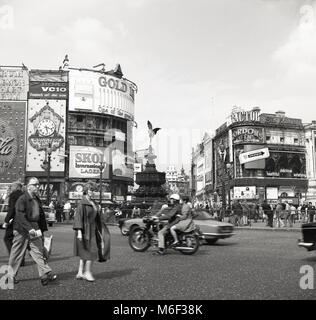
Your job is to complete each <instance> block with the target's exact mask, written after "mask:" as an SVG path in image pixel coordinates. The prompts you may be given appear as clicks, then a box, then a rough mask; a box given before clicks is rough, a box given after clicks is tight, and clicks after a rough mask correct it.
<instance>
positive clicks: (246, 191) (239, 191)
mask: <svg viewBox="0 0 316 320" xmlns="http://www.w3.org/2000/svg"><path fill="white" fill-rule="evenodd" d="M254 198H256V187H255V186H249V187H234V199H254Z"/></svg>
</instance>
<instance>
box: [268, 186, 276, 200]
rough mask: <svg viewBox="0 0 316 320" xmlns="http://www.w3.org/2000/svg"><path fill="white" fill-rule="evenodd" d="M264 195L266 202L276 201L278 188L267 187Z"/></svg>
mask: <svg viewBox="0 0 316 320" xmlns="http://www.w3.org/2000/svg"><path fill="white" fill-rule="evenodd" d="M266 194H267V199H268V200H273V199H278V197H279V196H278V188H273V187H267V188H266Z"/></svg>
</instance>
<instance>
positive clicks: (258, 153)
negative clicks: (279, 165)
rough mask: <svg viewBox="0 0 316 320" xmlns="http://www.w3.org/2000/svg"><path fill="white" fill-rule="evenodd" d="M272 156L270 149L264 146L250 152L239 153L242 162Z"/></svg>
mask: <svg viewBox="0 0 316 320" xmlns="http://www.w3.org/2000/svg"><path fill="white" fill-rule="evenodd" d="M269 156H270V153H269V149H268V148H263V149H257V150H252V151H249V152H244V153H241V154H240V155H239V161H240V163H241V164H243V163H247V162H251V161H256V160H260V159H265V158H268V157H269Z"/></svg>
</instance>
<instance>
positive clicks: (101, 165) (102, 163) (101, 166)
mask: <svg viewBox="0 0 316 320" xmlns="http://www.w3.org/2000/svg"><path fill="white" fill-rule="evenodd" d="M104 168H105V163H104V162H102V161H101V162H100V165H99V170H100V206H101V204H102V172H103V169H104Z"/></svg>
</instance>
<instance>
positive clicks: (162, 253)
mask: <svg viewBox="0 0 316 320" xmlns="http://www.w3.org/2000/svg"><path fill="white" fill-rule="evenodd" d="M153 254H154V255H161V256H163V255H165V254H166V250H165V249H159V250H158V251H156V252H154V253H153Z"/></svg>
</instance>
